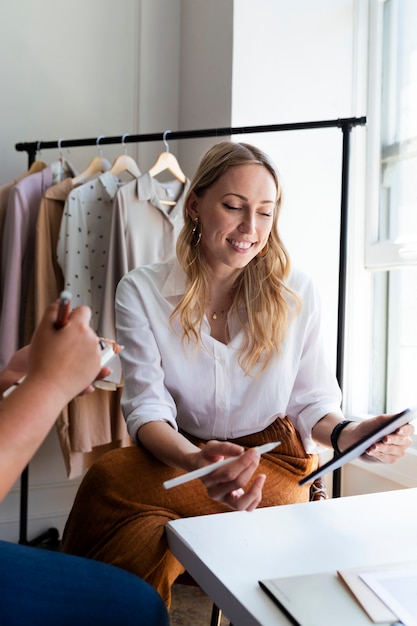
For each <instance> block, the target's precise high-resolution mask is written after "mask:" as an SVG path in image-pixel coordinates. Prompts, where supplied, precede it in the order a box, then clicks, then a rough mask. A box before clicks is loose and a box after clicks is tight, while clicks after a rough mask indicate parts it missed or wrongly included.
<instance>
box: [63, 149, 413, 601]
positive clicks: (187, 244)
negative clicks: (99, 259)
mask: <svg viewBox="0 0 417 626" xmlns="http://www.w3.org/2000/svg"><path fill="white" fill-rule="evenodd" d="M281 195H282V191H281V185H280V181H279V178H278V175H277V173H276V171H275V169H274V167H273V165H272V163H271V162H270V160H269V158H268V157H267V156H266V155H265V154H264V153H263V152H261V151H260V150H258V149H257V148H255V147H254V146H251V145H248V144H243V143H232V142H222V143H219V144H217V145H215V146H213V147H212V148H211V149H210V150H209V151H208V152H207V154H206V155H205V156H204V157H203V159H202V161H201V163H200V166H199V167H198V169H197V172H196V174H195V176H194V179H193V181H192V182H191V185H190V189H189V192H188V194H187V198H186V202H185V216H184V217H185V226H184V228H183V230H182V232H181V234H180V236H179V239H178V245H177V259H174V260H172V262H169V263H164V264H157V265H150V266H145V267H141V268H138V269H135V270H133V271H132V272H130V273H129V274H127V275H126V276H125V277H124V278H123V279H122V281H121V282H120V284H119V287H118V290H117V294H116V318H117V328H118V342H119V343H121V344H123V345H124V346H125V350H124V352H123V353H122V356H121V358H122V365H123V372H124V379H125V389H124V393H123V401H122V408H123V412H124V415H125V418H126V421H127V425H128V429H129V432H130V435H131V437H132V440H133V442H134V443H135V444H136V445H135V446H134V447H132V448H127V449H123V450H117V451H113V452H110V453H109V454H107V455H105V456H104V457H102V458H101V459H100V460H99V461H98V462H97V464H96V465H95V466H93V467H92V468H91V469H90V471H89V472H88V473H87V476H86V477H85V479H84V481H83V483H82V485H81V487H80V489H79V492H78V495H77V498H76V501H75V504H74V507H73V510H72V513H71V515H70V518H69V521H68V524H67V528H66V533H65V537H64V548H65V550H67V551H69V552H73V553H75V554H82V555H84V556H89V557H92V558H96V559H99V560H103V561H106V562H108V563H115V564H117V565H119V566H121V567H123V568H126V569H128V570H130V571H133V572H135V573H137V574H139V575H140V576H142V577H144V578H145V580H147V581H148V582H150V583H151V584H152V585H154V586H155V588H156V589H157V590H158V591H159V592H160V594H161V595H162V597H163V598H164V599H165V602H166V603H167V605H169V603H170V586H171V584H172V583H173V581H174V580H175V578H176V577H177V576H178V575H179V574H180V573H181V572H182V571H183V567H182V566H181V565H180V564H179V563H178V562H177V561H176V560H175V559H174V557H173V556H172V555H171V553H170V552H169V551H168V548H167V544H166V539H165V533H164V525H165V523H166V522H167V521H168V520H171V519H175V518H178V517H185V516H192V515H202V514H207V513H216V512H222V511H227V510H230V509H236V510H246V511H251V510H253V509H254V508H256V507H257V506H259V505H261V506H271V505H279V504H286V503H293V502H301V501H305V500H307V499H308V487H303V488H302V487H300V486H299V485H298V481H299V480H300V478H301V477H303V476H304V475H306V473H308V472H310V471H312V470H313V469H315V467H316V465H317V453H318V452H320V451H321V450H323V449H324V447H331V445H332V443H333V444H334V445H337V446H338V447H339V449H343V448H345V447H347V446H348V445H350V444H351V443H353V442H354V441H355V440H357V439H359V438H360V437H362V436H363V435H364V434H365V432H366V431H367V430H370V429H371V428H372V427H374V426H375V422H376V421H378V420H384V419H385V417H384V416H379V417H378V418H374V419H372V420H369V421H368V422H365V423H353V422H349V423H345V420H344V417H343V414H342V412H341V409H340V404H341V394H340V389H339V387H338V385H337V381H336V379H335V375H334V373H333V369H332V367H331V366H330V365H329V363H328V361H327V358H326V355H325V351H324V347H323V341H322V336H321V320H320V304H319V300H318V297H317V293H316V291H315V289H314V286H313V284H312V283H311V281H310V280H309V278H308V277H307V276H305V275H304V274H303V273H301V272H299V271H297V270H295V269H293V268H292V267H291V264H290V260H289V256H288V253H287V251H286V249H285V247H284V245H283V243H282V241H281V238H280V235H279V231H278V221H279V214H280V209H281ZM412 432H413V429H412V427H411V426H405V427H403V428H402V429H401V431H400V432H398V433H396V434H394V435H391V436H389V437H387V438H386V440H385V441H384V443H380V444H378V445H375V446H373V447H372V449H370V450H368V451H367V455H368V456H369V458H373V459H376V460H379V461H383V462H394V461H395V460H396V459H397V458H399V457H401V456H403V455H404V454H405V452H406V449H407V447H408V446H409V445H410V437H409V435H410V434H411V433H412ZM332 434H333V437H332ZM277 440H278V441H281V442H282V443H281V445H280V447H278V448H276V450H274V451H272V452H270V453H269V454H266V455H264V456H262V458H260V457H259V454H258V452H257V451H256V450H255V449H254V447H255V446H257V445H258V444H262V443H265V442H272V441H277ZM223 457H236V459H235V460H234V461H233V462H232V463H230V464H229V465H227V466H224V467H223V468H221V469H218V470H217V471H214V472H212V473H211V474H208V475H207V476H204V477H203V478H201V479H199V480H195V481H193V482H189V483H187V484H184V485H181V486H179V487H176V488H174V489H171V490H169V491H167V490H165V489H164V487H163V482H164V481H165V480H167V479H169V478H172V477H174V476H176V475H179V474H181V473H183V472H185V471H190V470H194V469H196V468H200V467H202V466H205V465H207V464H210V463H213V462H214V461H217V460H219V459H221V458H223ZM277 531H278V532H279V529H277Z"/></svg>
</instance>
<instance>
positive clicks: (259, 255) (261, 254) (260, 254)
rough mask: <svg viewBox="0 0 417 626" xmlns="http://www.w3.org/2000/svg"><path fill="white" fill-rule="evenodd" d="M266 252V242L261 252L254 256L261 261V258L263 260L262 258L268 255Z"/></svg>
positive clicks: (267, 247)
mask: <svg viewBox="0 0 417 626" xmlns="http://www.w3.org/2000/svg"><path fill="white" fill-rule="evenodd" d="M268 250H269V243H268V242H266V244H265V245H264V247H263V248H262V250H261V251H260V252H258V254H257V255H256V256H257V257H258V258H260V259H261V258H263V257H264V256H266V255H267V254H268Z"/></svg>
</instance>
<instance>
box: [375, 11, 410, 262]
mask: <svg viewBox="0 0 417 626" xmlns="http://www.w3.org/2000/svg"><path fill="white" fill-rule="evenodd" d="M383 15H384V22H383V54H382V103H381V105H382V114H381V190H380V191H381V194H380V204H379V224H378V240H379V241H380V242H383V241H391V242H397V243H401V242H416V241H417V176H416V174H415V173H416V171H417V115H416V111H417V28H416V26H415V25H416V23H417V2H415V0H386V2H385V3H384V14H383ZM403 261H405V262H407V258H404V259H403Z"/></svg>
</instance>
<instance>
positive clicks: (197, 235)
mask: <svg viewBox="0 0 417 626" xmlns="http://www.w3.org/2000/svg"><path fill="white" fill-rule="evenodd" d="M200 239H201V224H200V222H199V220H198V217H196V218H195V221H194V227H193V244H194V247H195V248H196V247H197V246H198V244H199V243H200Z"/></svg>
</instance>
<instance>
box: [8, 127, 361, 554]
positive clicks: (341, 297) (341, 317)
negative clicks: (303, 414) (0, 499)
mask: <svg viewBox="0 0 417 626" xmlns="http://www.w3.org/2000/svg"><path fill="white" fill-rule="evenodd" d="M365 124H366V117H364V116H362V117H348V118H338V119H332V120H320V121H311V122H294V123H287V124H267V125H257V126H236V127H221V128H205V129H200V130H182V131H164V132H157V133H147V134H140V135H130V134H129V135H127V134H124V135H117V136H112V137H106V136H100V137H91V138H86V139H58V140H53V141H32V142H22V143H17V144H16V145H15V148H16V150H17V151H18V152H27V154H28V167H30V166H31V165H32V163H33V162H34V161H35V159H36V153H37V152H38V151H40V150H46V149H51V148H59V149H61V148H73V147H81V146H94V145H96V146H98V145H100V146H104V145H110V144H119V143H120V144H127V143H140V142H152V141H155V142H156V141H158V142H159V141H165V140H166V138H167V134H168V133H169V140H170V141H171V140H172V141H174V140H177V139H197V138H202V137H216V138H218V137H224V136H229V135H247V134H253V133H275V132H283V131H294V130H308V129H313V130H314V129H323V128H340V130H341V131H342V136H343V140H342V177H341V197H340V237H339V283H338V321H337V349H336V377H337V380H338V383H339V385H340V387H341V389H342V390H343V363H344V335H345V308H346V307H345V301H346V267H347V228H348V197H349V164H350V163H349V159H350V136H351V130H352V128H354V127H355V126H363V125H365ZM340 487H341V477H340V470H336V471H335V472H334V473H333V493H332V495H333V497H339V496H340ZM27 504H28V468H26V469H25V470H24V473H23V474H22V478H21V502H20V507H21V508H20V532H19V543H22V544H26V545H37V544H38V543H41V542H44V541H45V540H46V541H48V540H51V541H52V542H54V541H56V539H57V531H56V529H49V530H48V531H47V532H46V533H43V534H42V535H41V536H40V537H38V538H37V539H34V540H32V541H28V539H27V512H28V506H27Z"/></svg>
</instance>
